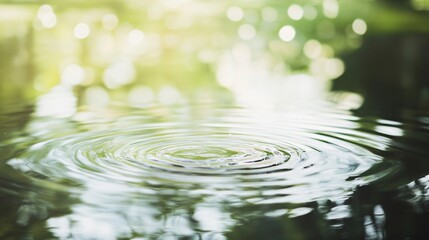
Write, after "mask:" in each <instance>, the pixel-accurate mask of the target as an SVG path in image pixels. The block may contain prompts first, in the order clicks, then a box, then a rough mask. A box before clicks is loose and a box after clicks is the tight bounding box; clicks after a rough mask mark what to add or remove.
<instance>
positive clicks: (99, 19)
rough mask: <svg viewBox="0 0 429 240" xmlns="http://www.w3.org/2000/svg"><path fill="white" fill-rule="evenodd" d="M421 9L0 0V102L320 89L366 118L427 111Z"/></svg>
mask: <svg viewBox="0 0 429 240" xmlns="http://www.w3.org/2000/svg"><path fill="white" fill-rule="evenodd" d="M427 10H429V1H427V0H413V1H400V0H395V1H393V0H392V1H387V0H386V1H381V0H379V1H373V0H372V1H370V0H365V1H341V0H305V1H292V0H288V1H276V0H271V1H245V0H242V1H223V2H215V1H203V0H196V1H192V0H180V1H166V0H165V1H163V0H160V1H135V0H127V1H97V2H87V1H61V2H58V1H2V4H1V5H0V63H1V64H0V73H1V75H0V101H1V102H2V103H4V104H6V103H10V104H16V103H19V104H22V103H25V104H33V103H35V104H36V105H39V106H40V105H44V106H47V107H45V108H44V109H39V110H40V111H39V114H41V115H56V116H70V115H71V114H73V112H74V111H76V110H75V108H76V107H77V106H97V107H104V106H108V105H111V104H115V103H121V104H124V103H125V104H129V105H131V106H135V107H144V106H146V105H147V104H153V103H161V104H181V103H189V102H213V101H214V102H238V103H239V104H244V105H251V106H254V105H261V106H281V105H285V104H296V103H299V104H301V103H303V102H309V101H310V102H311V101H312V100H319V99H324V98H326V97H327V95H329V97H330V98H334V100H335V101H339V102H341V103H342V104H343V105H344V106H345V107H346V108H351V109H355V108H358V107H360V106H361V105H362V104H363V103H364V105H363V106H364V108H363V109H368V111H367V113H368V114H380V111H379V110H382V109H388V110H386V111H387V112H386V113H385V114H384V115H387V116H394V115H395V114H397V112H396V110H395V109H397V108H402V107H403V106H405V107H415V108H418V109H427V108H428V104H427V102H429V96H428V95H429V90H428V84H427V82H428V81H427V79H428V77H427V76H428V70H426V69H428V68H429V67H428V66H427V62H428V61H427V60H428V54H427V53H428V51H429V49H428V46H427V45H428V41H429V38H428V37H427V35H428V33H429V24H428V22H429V14H428V12H427ZM331 90H336V92H337V93H338V94H334V97H332V96H333V95H332V94H330V93H331ZM379 91H384V92H385V93H386V94H385V95H384V96H383V97H380V95H379V94H378V93H379ZM390 98H399V99H402V100H396V101H394V103H393V102H392V101H389V100H388V99H390ZM47 102H50V103H51V104H46V103H47ZM367 103H369V105H368V104H367ZM380 104H381V105H380ZM385 105H388V106H387V107H386V106H385ZM390 105H391V106H390ZM389 106H390V107H389ZM365 107H367V108H365ZM381 115H383V113H381Z"/></svg>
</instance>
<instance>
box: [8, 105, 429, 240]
mask: <svg viewBox="0 0 429 240" xmlns="http://www.w3.org/2000/svg"><path fill="white" fill-rule="evenodd" d="M17 119H26V122H25V124H24V126H23V125H22V123H21V122H20V121H18V120H17ZM0 124H1V126H2V128H1V129H2V136H1V145H0V147H1V152H2V155H1V165H0V171H1V176H2V177H1V184H0V189H1V191H0V193H1V198H2V215H1V221H2V222H3V227H2V230H1V236H2V238H4V239H16V238H19V239H47V238H59V239H129V238H134V239H146V238H147V239H170V238H171V239H176V238H184V239H261V238H264V239H289V238H291V239H314V238H318V239H319V238H322V239H323V238H324V239H333V238H353V239H354V238H364V237H365V238H370V239H378V238H385V237H392V236H394V237H396V236H404V237H405V236H411V237H422V236H425V234H427V233H428V232H427V229H426V228H424V226H425V225H426V224H427V221H426V220H427V219H428V216H429V214H428V212H427V210H428V209H427V206H428V205H427V204H428V200H429V199H428V198H429V193H428V189H429V176H428V173H429V163H428V162H427V159H428V156H429V153H428V151H427V146H428V144H429V142H428V141H429V138H428V135H429V121H428V118H427V117H420V118H416V119H413V120H410V119H408V120H406V121H404V122H399V121H388V120H383V119H375V118H360V117H357V116H355V115H354V114H352V113H351V112H350V111H348V110H344V109H342V108H340V107H339V106H338V105H336V104H334V103H329V102H318V103H314V105H313V106H307V107H305V108H303V107H295V108H293V107H288V108H286V109H282V111H277V110H276V111H275V110H269V109H252V108H244V107H240V106H233V105H216V104H200V105H182V106H177V105H170V106H163V105H153V106H147V107H145V108H130V107H126V106H114V107H110V108H107V109H97V108H82V109H79V110H78V111H77V112H76V113H75V114H74V115H73V116H71V117H68V118H53V117H43V116H38V115H37V110H36V112H35V110H33V108H31V107H26V108H22V109H19V110H18V109H17V107H15V106H14V108H13V109H11V110H10V111H8V112H7V113H4V114H2V121H1V123H0ZM13 129H15V130H13Z"/></svg>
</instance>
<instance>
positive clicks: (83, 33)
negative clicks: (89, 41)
mask: <svg viewBox="0 0 429 240" xmlns="http://www.w3.org/2000/svg"><path fill="white" fill-rule="evenodd" d="M90 33H91V29H90V28H89V26H88V24H86V23H79V24H77V25H76V27H75V28H74V36H75V37H76V38H78V39H85V38H87V37H88V36H89V34H90Z"/></svg>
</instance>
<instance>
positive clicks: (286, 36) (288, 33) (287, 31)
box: [279, 25, 296, 42]
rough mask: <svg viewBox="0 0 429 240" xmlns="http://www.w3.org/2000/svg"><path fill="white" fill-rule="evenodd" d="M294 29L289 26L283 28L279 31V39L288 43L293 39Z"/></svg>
mask: <svg viewBox="0 0 429 240" xmlns="http://www.w3.org/2000/svg"><path fill="white" fill-rule="evenodd" d="M295 34H296V31H295V28H293V27H292V26H290V25H286V26H283V27H282V28H281V29H280V31H279V37H280V39H281V40H283V41H285V42H290V41H292V40H293V39H294V38H295Z"/></svg>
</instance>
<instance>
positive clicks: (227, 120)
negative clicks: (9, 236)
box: [14, 108, 398, 204]
mask: <svg viewBox="0 0 429 240" xmlns="http://www.w3.org/2000/svg"><path fill="white" fill-rule="evenodd" d="M159 114H160V112H157V111H153V109H152V110H151V111H149V110H147V111H139V112H136V113H134V114H133V115H129V116H124V117H119V118H116V119H114V120H112V121H111V122H108V123H106V122H104V123H103V124H101V123H100V124H97V123H96V122H91V121H86V122H85V121H80V123H79V126H81V128H82V127H86V128H88V129H96V130H87V131H83V132H82V131H76V132H75V133H73V134H69V133H67V134H63V135H62V136H60V137H54V138H48V139H46V140H41V141H40V142H39V143H37V144H34V145H33V146H32V147H31V148H30V149H29V150H28V151H27V152H25V153H24V154H22V155H21V156H20V157H19V158H18V159H15V161H14V163H15V166H16V165H19V164H21V165H25V166H26V168H25V171H29V172H32V173H34V172H35V173H37V175H38V176H44V178H46V180H43V181H49V182H50V183H51V184H52V183H57V184H59V185H60V186H61V185H64V186H65V187H67V188H70V187H76V186H78V187H77V189H79V188H80V187H82V186H83V187H86V188H91V189H93V191H95V192H96V193H98V194H108V195H110V194H114V193H121V194H122V193H125V194H132V193H138V192H146V193H151V194H159V193H160V192H163V191H164V190H167V189H182V190H185V191H186V192H187V194H189V195H190V196H195V195H200V194H203V195H218V194H221V195H223V196H225V194H226V195H227V196H229V199H232V201H234V200H235V199H234V198H233V197H231V196H235V197H239V198H243V199H246V200H247V201H251V202H254V203H265V204H268V203H281V202H293V203H303V202H309V201H313V200H319V199H332V198H344V197H346V196H347V195H348V194H349V193H350V190H352V189H353V188H354V187H356V186H357V185H361V184H365V183H368V182H371V181H374V180H377V179H378V178H382V177H383V176H385V175H387V174H389V173H391V172H394V171H395V169H396V168H397V167H398V163H397V162H384V161H383V160H382V157H381V156H379V155H377V154H376V153H377V152H380V151H384V150H385V149H387V148H388V147H389V144H390V142H391V139H390V138H389V137H387V136H383V135H380V134H373V133H370V132H369V131H362V130H361V127H362V126H361V125H360V124H359V121H358V120H359V119H358V118H355V117H352V116H350V115H348V114H345V112H317V113H315V112H312V111H286V112H283V113H279V112H262V113H261V111H250V110H245V109H240V108H229V109H221V108H220V109H219V108H218V109H211V110H210V111H206V112H205V113H204V114H192V112H189V111H176V112H170V113H168V114H165V113H163V115H162V116H159ZM389 127H390V128H391V129H394V128H395V126H389ZM60 135H61V134H60ZM17 163H19V164H17ZM380 164H382V165H383V167H381V168H380V167H379V168H378V169H379V170H377V171H375V172H374V171H372V172H371V173H370V174H367V173H366V172H367V171H368V170H369V169H371V168H372V167H373V166H374V165H380ZM21 169H24V168H22V167H21ZM33 175H34V174H33ZM64 180H67V181H64ZM106 189H108V190H106Z"/></svg>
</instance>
